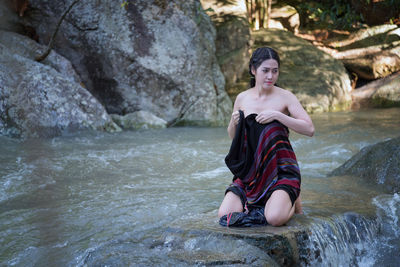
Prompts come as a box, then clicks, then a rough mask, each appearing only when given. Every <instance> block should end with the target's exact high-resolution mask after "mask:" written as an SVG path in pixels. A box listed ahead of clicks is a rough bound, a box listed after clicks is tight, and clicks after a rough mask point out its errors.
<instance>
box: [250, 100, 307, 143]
mask: <svg viewBox="0 0 400 267" xmlns="http://www.w3.org/2000/svg"><path fill="white" fill-rule="evenodd" d="M286 101H287V109H288V111H289V114H290V116H288V115H286V114H284V113H282V112H279V111H263V112H261V113H260V114H259V115H258V116H257V117H256V121H257V122H259V123H268V122H271V121H273V120H278V121H280V122H281V123H282V124H284V125H286V126H287V127H288V128H290V129H292V130H293V131H295V132H297V133H299V134H304V135H307V136H310V137H311V136H313V135H314V130H315V129H314V124H313V122H312V120H311V118H310V116H308V114H307V112H306V111H305V110H304V108H303V107H302V105H301V104H300V102H299V100H298V99H297V97H296V96H295V95H294V94H292V93H289V94H288V95H287V98H286Z"/></svg>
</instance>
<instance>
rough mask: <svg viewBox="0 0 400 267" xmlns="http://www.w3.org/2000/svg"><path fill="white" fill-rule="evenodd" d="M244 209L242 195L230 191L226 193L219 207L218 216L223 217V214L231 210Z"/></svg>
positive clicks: (239, 210) (238, 210) (240, 210)
mask: <svg viewBox="0 0 400 267" xmlns="http://www.w3.org/2000/svg"><path fill="white" fill-rule="evenodd" d="M242 211H243V206H242V201H241V200H240V197H239V196H237V195H235V194H234V193H232V192H230V191H229V192H228V193H226V195H225V198H224V200H223V201H222V203H221V206H220V207H219V210H218V217H219V218H221V217H222V216H224V215H226V214H228V213H230V212H242Z"/></svg>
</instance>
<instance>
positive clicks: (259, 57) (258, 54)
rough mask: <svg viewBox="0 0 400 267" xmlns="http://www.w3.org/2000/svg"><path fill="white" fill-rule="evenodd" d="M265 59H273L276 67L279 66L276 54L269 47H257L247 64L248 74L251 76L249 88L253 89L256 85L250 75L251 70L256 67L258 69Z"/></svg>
mask: <svg viewBox="0 0 400 267" xmlns="http://www.w3.org/2000/svg"><path fill="white" fill-rule="evenodd" d="M267 59H275V60H276V61H277V62H278V67H279V66H280V64H281V63H280V60H279V55H278V52H276V51H275V50H274V49H272V48H271V47H267V46H265V47H259V48H257V49H256V51H254V52H253V54H252V55H251V58H250V63H249V73H250V75H251V76H252V77H251V79H250V87H254V86H255V85H256V79H255V78H254V75H253V73H251V69H252V68H254V69H255V70H257V69H258V67H260V65H261V63H263V62H264V61H265V60H267Z"/></svg>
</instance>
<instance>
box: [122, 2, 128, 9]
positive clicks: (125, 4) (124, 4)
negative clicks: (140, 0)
mask: <svg viewBox="0 0 400 267" xmlns="http://www.w3.org/2000/svg"><path fill="white" fill-rule="evenodd" d="M128 4H129V2H128V1H125V0H124V1H122V3H121V7H122V8H126V7H127V5H128Z"/></svg>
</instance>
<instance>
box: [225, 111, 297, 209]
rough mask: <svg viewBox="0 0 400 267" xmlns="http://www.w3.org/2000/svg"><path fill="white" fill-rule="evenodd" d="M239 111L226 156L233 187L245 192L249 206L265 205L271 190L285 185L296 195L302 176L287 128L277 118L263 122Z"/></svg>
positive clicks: (252, 115)
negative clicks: (245, 115) (234, 131)
mask: <svg viewBox="0 0 400 267" xmlns="http://www.w3.org/2000/svg"><path fill="white" fill-rule="evenodd" d="M239 112H240V119H239V123H238V125H237V128H236V133H235V137H234V139H233V140H232V145H231V148H230V150H229V153H228V155H227V156H226V158H225V162H226V165H227V166H228V168H229V169H230V170H231V172H232V173H233V175H234V177H233V183H232V184H231V186H237V187H239V188H240V189H241V190H243V191H244V193H245V195H246V198H247V204H249V205H265V203H266V201H267V200H268V198H269V196H270V194H271V192H272V191H273V190H275V189H277V188H279V186H282V185H284V186H285V187H286V188H290V190H291V191H292V192H293V193H294V194H295V198H297V197H298V195H299V194H300V183H301V175H300V169H299V166H298V164H297V160H296V155H295V153H294V151H293V148H292V146H291V144H290V141H289V130H288V128H287V127H286V126H285V125H283V124H282V123H280V122H279V121H276V120H275V121H272V122H270V123H267V124H260V123H258V122H257V121H256V120H255V118H256V116H257V114H254V113H253V114H250V115H248V116H247V117H246V118H245V117H244V113H243V112H242V111H239Z"/></svg>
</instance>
